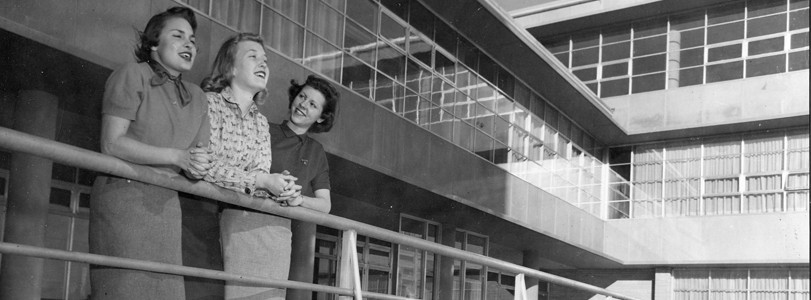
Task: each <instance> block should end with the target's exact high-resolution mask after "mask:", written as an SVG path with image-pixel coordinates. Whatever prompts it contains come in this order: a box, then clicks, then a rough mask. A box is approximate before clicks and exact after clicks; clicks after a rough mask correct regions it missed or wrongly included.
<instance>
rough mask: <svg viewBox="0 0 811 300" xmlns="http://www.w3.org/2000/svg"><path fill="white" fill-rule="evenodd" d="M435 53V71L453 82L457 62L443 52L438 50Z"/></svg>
mask: <svg viewBox="0 0 811 300" xmlns="http://www.w3.org/2000/svg"><path fill="white" fill-rule="evenodd" d="M435 53H436V56H435V62H434V71H436V72H437V73H439V74H440V75H442V76H443V77H445V79H447V80H450V81H451V82H453V81H454V75H456V64H455V63H454V61H453V60H451V59H450V58H448V57H447V56H445V55H444V54H443V53H442V52H440V51H436V52H435Z"/></svg>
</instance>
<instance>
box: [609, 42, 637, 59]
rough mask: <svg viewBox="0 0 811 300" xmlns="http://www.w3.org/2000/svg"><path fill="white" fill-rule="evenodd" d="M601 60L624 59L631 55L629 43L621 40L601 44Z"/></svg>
mask: <svg viewBox="0 0 811 300" xmlns="http://www.w3.org/2000/svg"><path fill="white" fill-rule="evenodd" d="M602 55H603V62H607V61H612V60H618V59H625V58H628V57H630V56H631V43H630V42H623V43H617V44H611V45H604V46H603V54H602Z"/></svg>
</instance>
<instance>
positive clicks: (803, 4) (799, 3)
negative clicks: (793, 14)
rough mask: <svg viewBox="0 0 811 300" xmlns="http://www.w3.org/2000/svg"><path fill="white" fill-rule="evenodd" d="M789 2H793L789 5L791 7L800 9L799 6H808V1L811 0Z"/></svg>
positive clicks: (792, 0) (791, 0)
mask: <svg viewBox="0 0 811 300" xmlns="http://www.w3.org/2000/svg"><path fill="white" fill-rule="evenodd" d="M789 2H790V3H791V4H790V6H789V9H798V8H803V7H808V2H809V1H808V0H790V1H789Z"/></svg>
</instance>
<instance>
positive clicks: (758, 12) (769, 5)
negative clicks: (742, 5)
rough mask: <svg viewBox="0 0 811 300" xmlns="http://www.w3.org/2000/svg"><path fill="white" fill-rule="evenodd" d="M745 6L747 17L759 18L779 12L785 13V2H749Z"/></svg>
mask: <svg viewBox="0 0 811 300" xmlns="http://www.w3.org/2000/svg"><path fill="white" fill-rule="evenodd" d="M746 5H747V8H746V10H747V13H748V14H747V17H749V18H754V17H759V16H765V15H771V14H775V13H779V12H784V11H786V1H774V0H749V1H747V2H746Z"/></svg>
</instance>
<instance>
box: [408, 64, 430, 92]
mask: <svg viewBox="0 0 811 300" xmlns="http://www.w3.org/2000/svg"><path fill="white" fill-rule="evenodd" d="M432 78H433V74H432V73H431V71H429V70H428V69H425V68H423V67H422V66H420V65H419V64H417V63H416V62H415V61H414V60H412V59H408V60H407V65H406V87H408V88H410V89H412V90H414V91H415V92H417V94H419V95H420V96H422V97H424V98H428V97H430V93H431V79H432Z"/></svg>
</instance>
